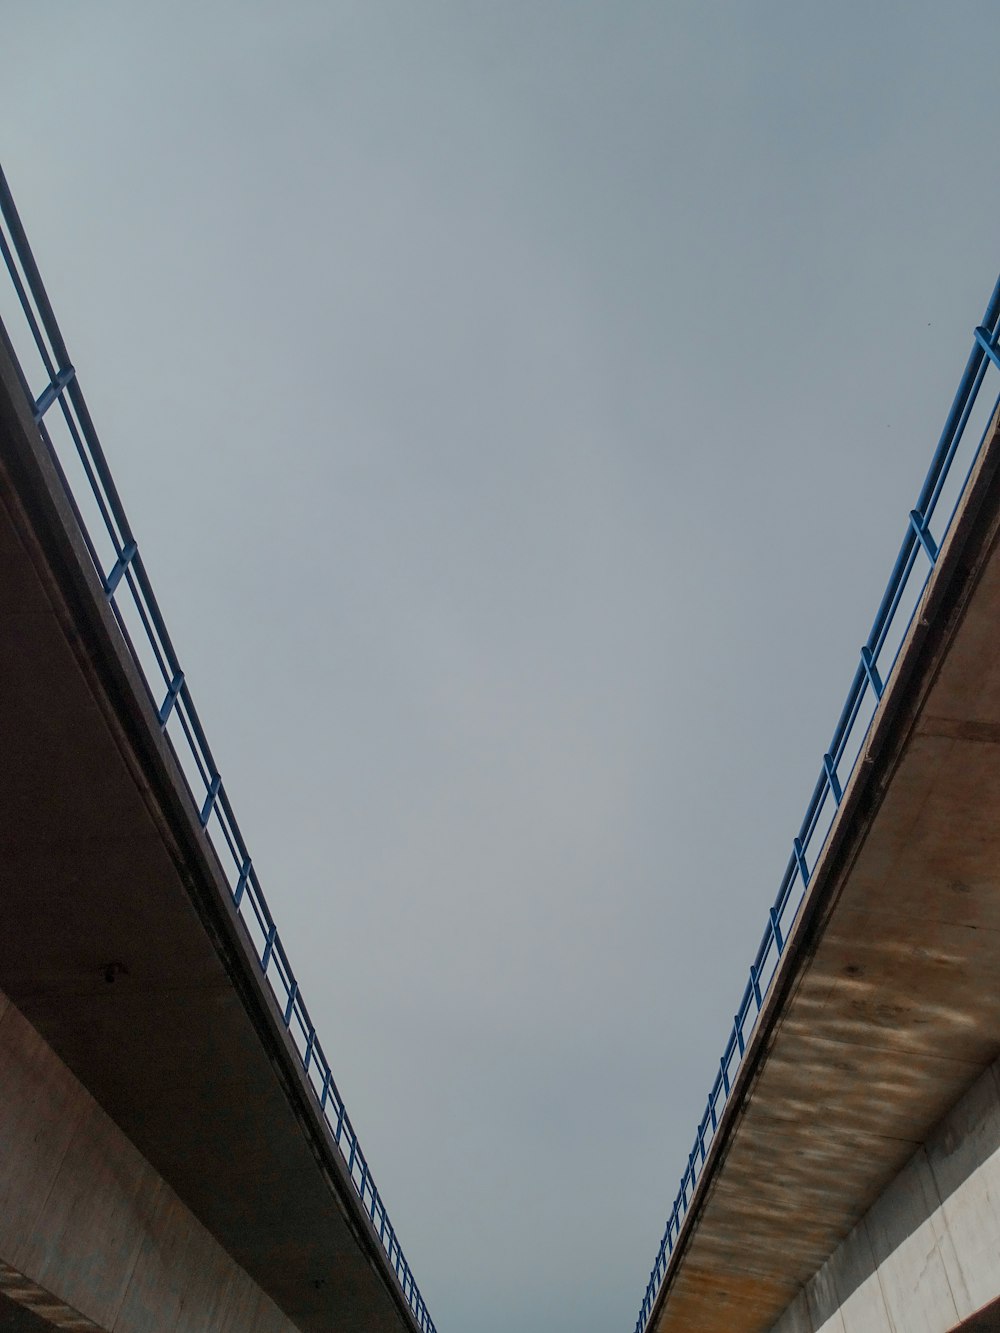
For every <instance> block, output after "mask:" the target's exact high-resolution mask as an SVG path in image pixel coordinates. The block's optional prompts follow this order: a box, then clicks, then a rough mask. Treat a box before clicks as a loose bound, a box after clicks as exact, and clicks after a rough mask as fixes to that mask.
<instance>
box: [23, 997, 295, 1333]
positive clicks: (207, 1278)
mask: <svg viewBox="0 0 1000 1333" xmlns="http://www.w3.org/2000/svg"><path fill="white" fill-rule="evenodd" d="M0 1089H2V1090H3V1093H2V1097H0V1291H2V1292H3V1294H4V1297H5V1304H7V1305H9V1306H10V1307H12V1309H13V1312H12V1310H11V1309H8V1310H7V1313H6V1316H5V1314H4V1307H3V1306H0V1329H2V1328H4V1326H5V1324H7V1325H9V1326H10V1327H12V1328H18V1329H21V1328H24V1329H30V1328H34V1327H36V1326H40V1327H51V1326H53V1325H54V1326H55V1327H57V1328H63V1329H81V1330H84V1329H90V1330H104V1331H105V1333H296V1330H295V1325H294V1324H292V1323H291V1321H290V1320H288V1319H286V1318H285V1316H284V1315H283V1314H282V1313H281V1311H280V1310H279V1309H278V1307H277V1306H276V1305H275V1304H274V1302H273V1301H272V1300H271V1299H270V1298H269V1297H268V1296H267V1295H266V1294H265V1293H264V1292H263V1291H262V1290H261V1289H260V1287H258V1286H257V1284H256V1283H254V1282H253V1281H252V1280H251V1278H250V1277H249V1276H248V1275H247V1273H246V1272H244V1270H243V1269H242V1268H240V1267H239V1265H238V1264H236V1263H234V1262H233V1260H232V1259H231V1258H230V1257H229V1255H228V1254H227V1253H226V1252H225V1250H223V1248H222V1247H221V1246H220V1245H219V1243H218V1242H217V1241H216V1240H214V1239H213V1237H212V1236H211V1235H210V1234H209V1232H208V1231H207V1229H206V1228H205V1227H204V1226H202V1225H201V1223H200V1222H199V1221H198V1220H197V1219H196V1218H195V1217H194V1216H193V1215H192V1213H191V1211H190V1210H189V1209H188V1208H185V1206H184V1205H183V1204H182V1203H181V1201H180V1199H178V1197H177V1195H176V1194H175V1193H174V1191H173V1190H172V1189H171V1188H170V1187H169V1185H167V1184H166V1183H165V1182H164V1181H163V1180H162V1179H161V1177H160V1176H159V1175H157V1173H156V1172H155V1171H154V1170H153V1168H152V1167H151V1166H150V1164H149V1163H148V1162H147V1161H146V1160H145V1158H144V1157H143V1156H142V1155H141V1154H140V1153H139V1152H138V1151H137V1149H136V1148H135V1146H134V1145H133V1144H132V1143H130V1142H129V1140H128V1139H127V1138H126V1137H125V1135H124V1134H123V1133H122V1132H121V1130H120V1129H119V1128H118V1127H117V1126H116V1125H115V1124H114V1123H113V1121H111V1120H110V1119H109V1118H108V1116H107V1115H106V1114H105V1113H104V1112H103V1111H102V1110H101V1108H100V1107H99V1106H98V1105H97V1103H96V1102H95V1101H94V1099H93V1097H91V1096H90V1094H89V1093H88V1092H87V1091H86V1089H85V1088H84V1087H83V1086H82V1085H81V1083H80V1081H79V1080H78V1079H76V1078H74V1076H73V1075H72V1074H71V1073H70V1071H69V1070H68V1069H67V1068H66V1066H65V1065H64V1064H63V1062H62V1061H61V1060H60V1059H59V1058H58V1056H56V1054H55V1053H54V1052H53V1051H52V1049H51V1048H50V1047H49V1046H48V1045H47V1044H46V1043H45V1042H44V1041H43V1040H42V1038H41V1037H40V1036H39V1035H38V1033H37V1032H36V1031H35V1029H34V1028H33V1027H32V1026H31V1025H30V1024H29V1023H28V1022H27V1020H26V1019H25V1018H24V1017H23V1016H22V1015H21V1014H20V1013H19V1012H18V1010H17V1009H16V1008H15V1007H14V1005H13V1004H11V1003H9V1002H8V1001H7V999H6V997H4V996H0ZM39 1319H42V1321H43V1322H42V1324H41V1325H39V1324H38V1320H39Z"/></svg>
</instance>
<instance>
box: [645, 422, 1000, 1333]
mask: <svg viewBox="0 0 1000 1333" xmlns="http://www.w3.org/2000/svg"><path fill="white" fill-rule="evenodd" d="M998 465H1000V436H998V433H997V429H996V423H995V422H994V425H993V427H992V428H991V431H990V432H989V435H988V439H987V443H986V446H985V449H984V451H983V453H982V455H981V457H980V460H979V463H978V465H977V468H976V471H975V473H974V475H973V477H972V479H971V483H970V487H969V489H968V491H967V493H966V498H965V500H964V502H963V508H962V510H961V512H960V514H959V516H958V519H957V522H956V524H955V526H954V527H953V529H952V532H951V535H950V536H949V538H948V540H947V542H946V543H945V545H944V547H943V548H942V551H941V554H940V557H939V560H938V563H937V565H936V567H935V571H934V574H933V576H932V578H931V580H930V582H929V584H928V586H927V589H926V590H925V593H924V596H923V599H922V602H921V605H920V608H919V610H918V613H917V615H916V616H915V617H914V620H913V622H912V624H911V628H910V631H909V634H908V636H907V639H906V641H905V643H904V646H903V649H902V651H901V656H900V661H899V666H898V669H897V672H896V674H895V675H894V676H893V679H892V682H891V683H890V687H889V689H888V691H887V693H886V696H885V698H884V699H883V702H882V705H881V707H880V709H879V713H878V715H877V717H876V719H875V722H874V725H873V727H872V730H871V733H870V735H869V737H868V740H867V742H866V746H865V751H864V755H863V758H862V761H861V762H860V764H859V765H858V767H857V769H856V771H855V774H854V777H853V779H852V781H851V783H850V785H849V787H848V789H847V791H846V792H845V797H844V801H843V803H842V805H841V807H840V809H839V811H838V814H837V818H836V820H835V822H834V825H833V828H832V831H831V835H830V838H829V840H828V842H827V845H826V848H825V850H824V852H823V855H822V857H821V858H820V860H819V862H818V864H817V865H816V866H815V867H814V870H813V875H812V879H811V883H810V890H809V893H808V895H807V898H806V902H805V904H804V907H803V909H802V912H801V914H800V916H799V919H798V921H797V924H796V926H795V929H794V931H793V933H792V935H791V939H790V942H789V946H788V950H787V952H786V954H785V957H784V959H783V962H782V966H781V969H780V971H779V974H778V977H777V979H776V982H775V985H774V987H773V989H772V992H771V994H770V996H769V998H768V1000H767V1002H766V1006H765V1012H764V1014H763V1016H762V1019H761V1022H760V1024H759V1026H758V1028H757V1030H756V1032H755V1034H754V1036H753V1038H752V1040H751V1042H750V1044H749V1047H748V1053H747V1058H746V1060H745V1062H744V1064H743V1066H742V1067H741V1070H740V1072H739V1075H738V1078H737V1082H736V1087H735V1093H734V1096H733V1097H732V1098H731V1100H730V1102H729V1104H728V1106H727V1108H726V1111H725V1113H724V1116H723V1118H722V1122H721V1124H720V1128H719V1132H718V1133H717V1135H716V1137H715V1140H714V1142H713V1144H712V1147H711V1149H710V1152H709V1157H708V1162H707V1165H706V1170H705V1175H704V1177H703V1179H702V1181H701V1182H700V1184H699V1187H698V1190H697V1193H696V1198H695V1201H694V1205H693V1207H692V1210H691V1212H690V1214H689V1216H688V1218H687V1220H686V1222H685V1226H684V1229H683V1231H682V1235H681V1238H680V1242H679V1245H678V1247H677V1249H676V1250H675V1253H674V1256H673V1258H672V1260H671V1264H670V1267H669V1269H668V1274H667V1278H666V1281H665V1283H664V1285H663V1287H662V1288H661V1291H660V1294H659V1297H658V1300H657V1303H656V1305H655V1307H654V1312H653V1316H652V1321H651V1323H652V1327H653V1328H654V1329H655V1333H681V1331H683V1333H692V1331H694V1330H697V1331H698V1333H756V1331H757V1330H766V1329H769V1328H771V1327H772V1326H774V1325H775V1322H776V1320H778V1319H779V1317H782V1316H783V1319H784V1322H783V1323H782V1324H781V1325H779V1327H781V1328H782V1330H783V1331H787V1333H791V1331H792V1330H798V1329H803V1330H809V1333H812V1330H813V1328H815V1327H820V1326H822V1327H823V1328H824V1330H826V1328H827V1324H826V1323H823V1322H822V1321H823V1320H826V1321H828V1327H829V1329H830V1330H831V1331H832V1330H837V1331H838V1333H839V1331H840V1330H843V1333H853V1330H855V1329H863V1330H864V1331H865V1333H875V1331H876V1330H880V1329H886V1330H894V1331H895V1333H899V1330H901V1329H906V1330H908V1331H909V1330H911V1329H913V1330H917V1329H920V1328H921V1327H923V1326H924V1325H923V1324H922V1323H921V1322H920V1321H921V1319H922V1318H923V1317H924V1315H922V1314H919V1313H918V1314H914V1313H912V1310H911V1307H912V1302H911V1300H910V1297H911V1295H912V1293H911V1292H910V1291H909V1290H908V1278H907V1277H906V1276H904V1277H903V1278H901V1279H900V1280H899V1282H898V1283H897V1282H896V1281H895V1279H894V1278H890V1277H888V1276H887V1277H886V1279H885V1282H884V1283H882V1279H881V1278H880V1273H881V1272H882V1268H881V1266H880V1261H881V1259H882V1258H883V1257H884V1256H886V1255H888V1254H889V1253H893V1252H895V1251H896V1250H899V1251H900V1252H901V1253H902V1252H904V1251H905V1250H906V1246H907V1245H909V1246H911V1247H914V1246H915V1247H916V1248H917V1249H920V1248H921V1247H925V1246H926V1245H927V1244H929V1243H930V1240H929V1238H930V1237H931V1232H930V1231H928V1230H926V1228H925V1229H923V1230H922V1229H921V1228H919V1227H916V1228H915V1229H910V1230H907V1228H910V1226H911V1223H912V1221H913V1216H915V1215H916V1214H919V1213H920V1210H921V1209H922V1208H924V1207H925V1206H926V1202H927V1199H932V1198H933V1189H934V1188H937V1189H938V1190H939V1191H941V1193H942V1200H943V1202H942V1211H941V1217H942V1218H944V1219H945V1220H947V1221H948V1222H949V1226H948V1231H947V1234H942V1236H941V1237H940V1238H935V1240H934V1245H935V1246H936V1248H934V1247H932V1251H928V1253H929V1254H930V1256H931V1257H930V1258H929V1261H928V1266H927V1269H926V1271H924V1270H921V1278H920V1284H919V1286H920V1292H921V1301H920V1305H919V1309H920V1310H921V1311H923V1312H924V1313H925V1314H926V1318H927V1319H928V1320H934V1321H937V1322H934V1323H933V1324H927V1327H932V1326H933V1327H938V1326H939V1321H940V1320H941V1319H945V1318H948V1317H950V1318H952V1319H953V1323H954V1322H957V1320H958V1318H959V1316H960V1314H962V1312H966V1313H968V1312H970V1311H972V1310H975V1309H977V1308H978V1306H981V1305H983V1304H985V1303H986V1302H987V1301H988V1300H990V1299H992V1298H993V1296H995V1295H996V1294H997V1288H996V1279H995V1273H994V1270H995V1269H996V1268H997V1267H998V1261H997V1259H996V1257H990V1256H987V1255H985V1254H983V1253H982V1246H983V1244H984V1243H985V1242H984V1241H983V1240H982V1237H983V1236H984V1235H989V1234H990V1231H989V1226H987V1225H986V1224H987V1223H989V1224H990V1225H992V1218H991V1217H990V1216H989V1215H988V1214H989V1210H990V1209H991V1207H992V1196H990V1198H988V1199H987V1198H983V1199H981V1200H979V1202H978V1204H977V1207H976V1208H972V1207H970V1206H968V1205H966V1206H964V1207H963V1209H962V1212H961V1214H960V1215H959V1216H956V1217H955V1219H954V1227H952V1226H951V1220H950V1219H949V1217H948V1210H949V1207H950V1204H949V1202H948V1197H949V1193H950V1191H949V1189H948V1188H947V1187H946V1186H945V1187H942V1185H941V1182H940V1181H939V1180H938V1174H939V1173H940V1172H942V1171H946V1170H947V1169H948V1167H947V1162H949V1161H951V1160H952V1159H954V1160H955V1161H956V1162H957V1163H960V1165H958V1166H956V1168H955V1169H956V1171H957V1172H958V1174H959V1175H962V1176H963V1179H964V1178H965V1177H966V1175H967V1172H966V1171H965V1166H964V1157H963V1155H967V1154H972V1155H973V1156H975V1155H976V1153H977V1151H978V1150H977V1149H976V1147H975V1145H974V1136H975V1132H976V1131H975V1129H974V1126H971V1125H970V1128H969V1131H968V1137H967V1138H965V1139H963V1140H962V1141H958V1140H956V1142H955V1144H954V1145H953V1148H952V1152H951V1155H950V1156H949V1157H948V1158H947V1159H941V1154H940V1152H939V1151H938V1150H932V1149H931V1147H930V1146H928V1148H927V1150H926V1151H927V1162H926V1163H925V1164H924V1165H921V1159H920V1158H919V1157H915V1156H914V1155H915V1154H916V1153H917V1150H918V1149H919V1148H920V1147H921V1145H922V1144H924V1143H925V1141H928V1140H929V1137H930V1136H931V1134H932V1131H933V1129H934V1126H935V1125H936V1124H938V1123H939V1122H940V1121H941V1120H942V1118H943V1117H944V1116H945V1115H946V1113H947V1112H948V1110H949V1108H951V1107H953V1106H954V1105H955V1104H956V1103H957V1102H959V1099H961V1098H962V1097H963V1094H965V1093H966V1091H967V1090H968V1089H969V1088H970V1086H971V1085H973V1084H974V1083H975V1082H976V1080H977V1079H978V1078H980V1076H981V1075H982V1073H983V1071H984V1069H986V1068H987V1067H988V1066H989V1065H990V1064H991V1063H992V1062H993V1061H994V1060H995V1059H996V1057H997V1056H998V1054H1000V987H998V986H997V984H996V981H997V977H998V975H1000V820H998V819H997V811H998V810H1000V628H998V627H1000V471H998ZM977 1086H978V1085H977ZM962 1104H963V1105H965V1103H964V1102H963V1103H962ZM977 1123H978V1122H977ZM911 1161H912V1163H913V1164H912V1165H911V1166H910V1167H908V1168H907V1171H908V1172H909V1174H908V1175H906V1174H905V1173H904V1177H902V1178H901V1179H900V1182H899V1183H898V1184H897V1185H896V1186H893V1187H892V1188H890V1182H893V1181H894V1179H895V1178H896V1177H897V1176H898V1174H899V1173H900V1172H901V1171H902V1170H903V1168H904V1166H905V1165H906V1163H907V1162H911ZM883 1191H886V1192H887V1193H886V1198H887V1199H895V1201H896V1204H895V1208H894V1210H893V1209H890V1210H889V1211H885V1210H883V1211H880V1212H878V1213H877V1214H873V1217H872V1222H871V1225H870V1226H869V1225H864V1224H862V1219H863V1218H864V1217H865V1214H866V1213H867V1212H868V1210H869V1209H870V1208H871V1207H872V1205H873V1203H874V1201H875V1200H876V1199H878V1198H879V1196H880V1195H882V1194H883ZM911 1215H913V1216H911ZM932 1216H933V1217H937V1216H938V1215H937V1213H932ZM931 1225H932V1224H931V1222H929V1221H928V1222H927V1224H926V1226H927V1227H931ZM933 1225H935V1226H936V1225H938V1223H937V1222H935V1223H934V1224H933ZM900 1228H902V1230H903V1231H904V1232H906V1236H907V1239H906V1240H905V1243H904V1242H903V1241H901V1240H900V1238H899V1235H898V1234H897V1233H899V1231H900ZM977 1237H979V1239H977ZM938 1241H939V1242H940V1243H939V1244H938ZM897 1242H898V1243H897ZM835 1251H836V1252H837V1254H838V1255H839V1259H838V1262H837V1264H836V1265H835V1266H834V1267H832V1268H827V1267H825V1265H827V1261H828V1260H829V1258H830V1256H831V1255H832V1254H833V1253H834V1252H835ZM949 1265H950V1267H949ZM967 1270H968V1271H967ZM893 1271H894V1272H895V1270H893ZM817 1273H818V1276H816V1277H815V1280H814V1281H811V1280H812V1279H813V1278H814V1275H816V1274H817ZM886 1273H888V1269H887V1270H886ZM957 1273H960V1274H961V1278H962V1281H963V1282H964V1283H965V1288H963V1289H962V1290H963V1292H967V1295H966V1294H962V1293H960V1292H959V1291H957V1290H956V1289H955V1287H954V1282H955V1281H957V1280H958V1279H957V1278H956V1277H955V1274H957ZM861 1275H864V1276H861ZM969 1283H971V1284H972V1285H971V1287H970V1286H969ZM807 1284H809V1285H808V1286H807ZM804 1287H805V1288H806V1290H807V1294H806V1296H805V1298H803V1297H802V1296H800V1295H799V1293H800V1291H801V1290H802V1289H803V1288H804ZM949 1301H952V1302H953V1306H952V1307H951V1308H950V1312H949V1305H948V1302H949ZM977 1302H978V1305H977ZM904 1306H905V1307H906V1308H907V1310H911V1313H910V1314H908V1315H907V1318H905V1319H903V1322H902V1323H900V1322H899V1318H900V1317H901V1316H900V1314H899V1312H900V1310H901V1309H902V1308H903V1307H904ZM912 1308H916V1307H912ZM783 1312H784V1314H783ZM817 1320H820V1322H819V1323H817ZM940 1326H941V1327H945V1326H949V1327H950V1325H944V1324H940Z"/></svg>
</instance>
